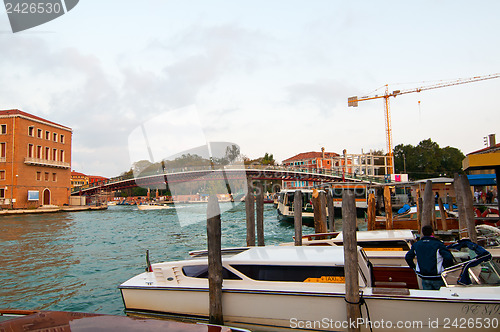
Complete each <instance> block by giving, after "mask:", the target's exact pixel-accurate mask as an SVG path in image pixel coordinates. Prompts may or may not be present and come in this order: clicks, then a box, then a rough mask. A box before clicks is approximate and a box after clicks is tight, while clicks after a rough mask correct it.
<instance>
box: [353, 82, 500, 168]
mask: <svg viewBox="0 0 500 332" xmlns="http://www.w3.org/2000/svg"><path fill="white" fill-rule="evenodd" d="M498 77H500V73H498V74H491V75H486V76H475V77H470V78H462V79H455V80H450V81H442V82H440V83H436V84H432V85H427V86H421V87H418V88H414V89H407V90H394V91H392V92H389V85H388V84H386V85H385V93H384V94H383V95H373V96H363V97H358V96H354V97H349V98H348V99H347V105H348V106H352V107H357V106H358V102H360V101H365V100H372V99H379V98H384V111H385V112H384V113H385V114H384V115H385V139H386V147H387V155H388V156H389V161H388V163H389V165H388V166H389V174H394V160H393V152H392V149H393V147H392V127H391V112H390V104H389V97H396V96H399V95H404V94H407V93H413V92H421V91H426V90H432V89H437V88H444V87H447V86H452V85H459V84H465V83H472V82H478V81H484V80H491V79H494V78H498Z"/></svg>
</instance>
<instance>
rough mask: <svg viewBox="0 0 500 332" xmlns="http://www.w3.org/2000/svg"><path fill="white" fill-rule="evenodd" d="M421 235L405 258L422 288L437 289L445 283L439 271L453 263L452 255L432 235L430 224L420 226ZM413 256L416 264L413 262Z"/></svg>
mask: <svg viewBox="0 0 500 332" xmlns="http://www.w3.org/2000/svg"><path fill="white" fill-rule="evenodd" d="M422 235H423V237H422V238H421V239H420V240H419V241H417V242H415V243H414V244H413V245H412V247H411V249H410V251H408V252H407V253H406V256H405V260H406V263H408V266H410V267H411V268H412V269H414V270H415V273H416V274H417V275H418V276H419V277H420V278H421V279H422V288H423V289H427V290H438V289H439V288H441V287H442V286H444V285H445V284H444V281H443V278H441V272H443V270H444V269H445V268H447V267H450V266H452V265H453V256H452V255H451V252H450V251H449V250H448V249H447V248H446V246H445V245H444V243H443V242H441V241H440V240H438V239H436V238H435V237H434V230H433V229H432V227H431V226H430V225H426V226H424V227H422ZM415 256H417V265H416V266H415V263H414V262H413V259H414V258H415Z"/></svg>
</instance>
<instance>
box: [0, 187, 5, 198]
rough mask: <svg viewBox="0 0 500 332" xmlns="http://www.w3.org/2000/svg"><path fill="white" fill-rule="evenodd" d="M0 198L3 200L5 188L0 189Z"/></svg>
mask: <svg viewBox="0 0 500 332" xmlns="http://www.w3.org/2000/svg"><path fill="white" fill-rule="evenodd" d="M0 198H5V188H2V189H0Z"/></svg>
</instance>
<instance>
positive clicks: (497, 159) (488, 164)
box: [462, 151, 500, 171]
mask: <svg viewBox="0 0 500 332" xmlns="http://www.w3.org/2000/svg"><path fill="white" fill-rule="evenodd" d="M497 167H500V151H499V152H490V153H480V154H470V155H468V156H467V157H465V159H464V160H462V168H463V170H464V171H465V170H475V169H492V168H493V169H494V168H497Z"/></svg>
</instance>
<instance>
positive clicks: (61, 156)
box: [59, 150, 64, 162]
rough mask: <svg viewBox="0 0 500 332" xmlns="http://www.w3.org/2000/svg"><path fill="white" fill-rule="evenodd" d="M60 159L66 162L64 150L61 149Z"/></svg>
mask: <svg viewBox="0 0 500 332" xmlns="http://www.w3.org/2000/svg"><path fill="white" fill-rule="evenodd" d="M59 161H62V162H64V150H61V151H60V153H59Z"/></svg>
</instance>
